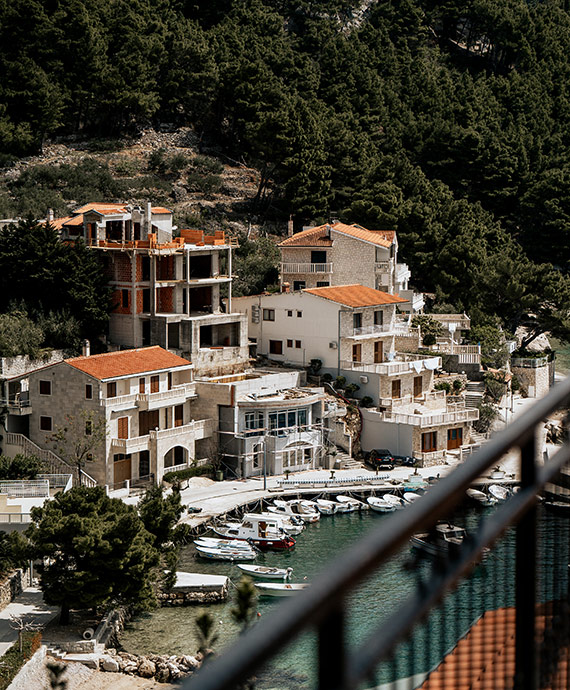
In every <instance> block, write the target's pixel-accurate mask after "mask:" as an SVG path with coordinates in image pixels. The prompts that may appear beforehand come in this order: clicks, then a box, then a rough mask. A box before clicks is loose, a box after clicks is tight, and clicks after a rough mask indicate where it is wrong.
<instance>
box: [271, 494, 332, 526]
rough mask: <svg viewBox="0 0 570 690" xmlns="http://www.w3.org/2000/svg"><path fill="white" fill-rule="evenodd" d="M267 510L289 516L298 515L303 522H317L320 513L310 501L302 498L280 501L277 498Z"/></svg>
mask: <svg viewBox="0 0 570 690" xmlns="http://www.w3.org/2000/svg"><path fill="white" fill-rule="evenodd" d="M268 510H269V512H271V513H275V514H276V515H286V516H287V517H290V516H291V515H292V516H293V517H299V518H301V520H303V522H317V520H320V517H321V514H320V513H319V511H318V510H317V509H316V507H315V506H314V505H313V504H312V501H306V500H304V499H302V498H300V499H294V500H292V501H282V500H280V499H277V500H275V501H273V505H272V506H268Z"/></svg>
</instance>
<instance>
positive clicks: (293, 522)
mask: <svg viewBox="0 0 570 690" xmlns="http://www.w3.org/2000/svg"><path fill="white" fill-rule="evenodd" d="M260 515H263V516H265V517H266V518H274V517H275V513H260ZM280 517H281V524H282V525H283V529H284V530H285V532H287V534H288V535H289V536H291V537H296V536H297V535H299V534H301V532H302V531H303V530H304V529H305V523H304V522H303V521H302V520H301V519H300V518H298V517H294V516H293V515H291V517H287V516H286V515H281V516H280Z"/></svg>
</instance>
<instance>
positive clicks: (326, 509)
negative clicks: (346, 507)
mask: <svg viewBox="0 0 570 690" xmlns="http://www.w3.org/2000/svg"><path fill="white" fill-rule="evenodd" d="M315 503H316V504H317V508H318V510H319V512H320V513H321V514H322V515H334V514H335V513H336V511H337V508H338V503H337V502H336V501H327V499H326V498H317V500H316V501H315Z"/></svg>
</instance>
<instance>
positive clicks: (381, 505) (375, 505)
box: [366, 496, 396, 513]
mask: <svg viewBox="0 0 570 690" xmlns="http://www.w3.org/2000/svg"><path fill="white" fill-rule="evenodd" d="M366 501H367V502H368V505H369V506H370V507H371V508H372V510H374V511H375V512H376V513H393V512H394V511H395V510H396V508H395V507H394V506H393V505H390V504H389V503H388V502H387V501H385V500H384V499H383V498H378V496H368V498H367V499H366Z"/></svg>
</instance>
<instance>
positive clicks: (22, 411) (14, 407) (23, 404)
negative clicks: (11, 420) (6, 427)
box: [0, 392, 32, 417]
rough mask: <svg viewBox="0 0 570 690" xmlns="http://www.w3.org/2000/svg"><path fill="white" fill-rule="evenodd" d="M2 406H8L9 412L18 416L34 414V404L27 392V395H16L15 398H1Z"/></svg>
mask: <svg viewBox="0 0 570 690" xmlns="http://www.w3.org/2000/svg"><path fill="white" fill-rule="evenodd" d="M0 407H7V408H8V414H11V415H14V416H16V417H22V416H24V415H28V414H32V404H31V402H30V400H29V399H28V394H27V392H26V394H25V396H24V395H22V396H20V395H16V396H14V397H13V398H0Z"/></svg>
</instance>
